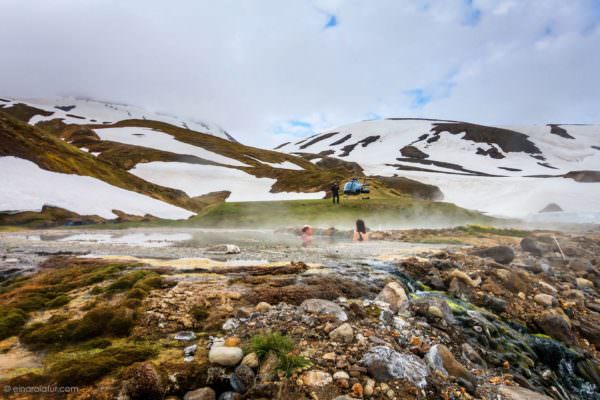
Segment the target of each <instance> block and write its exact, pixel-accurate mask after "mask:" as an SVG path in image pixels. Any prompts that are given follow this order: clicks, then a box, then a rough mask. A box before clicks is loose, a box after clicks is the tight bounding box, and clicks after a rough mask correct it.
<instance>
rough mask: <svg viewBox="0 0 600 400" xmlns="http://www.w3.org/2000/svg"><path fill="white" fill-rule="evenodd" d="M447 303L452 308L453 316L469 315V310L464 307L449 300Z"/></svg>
mask: <svg viewBox="0 0 600 400" xmlns="http://www.w3.org/2000/svg"><path fill="white" fill-rule="evenodd" d="M446 303H447V304H448V306H449V307H450V310H451V311H452V313H453V314H461V315H462V314H466V313H467V311H468V310H467V308H466V307H463V306H462V305H460V304H458V303H456V302H454V301H452V300H450V299H449V298H447V299H446Z"/></svg>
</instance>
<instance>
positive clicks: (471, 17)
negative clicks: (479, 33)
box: [463, 0, 481, 26]
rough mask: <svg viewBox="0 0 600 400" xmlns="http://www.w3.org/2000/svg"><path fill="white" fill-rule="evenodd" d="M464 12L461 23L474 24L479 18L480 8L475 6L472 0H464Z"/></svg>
mask: <svg viewBox="0 0 600 400" xmlns="http://www.w3.org/2000/svg"><path fill="white" fill-rule="evenodd" d="M465 7H466V14H465V16H464V19H463V24H464V25H467V26H475V25H477V24H478V23H479V21H480V20H481V10H480V9H479V8H477V7H475V4H473V0H465Z"/></svg>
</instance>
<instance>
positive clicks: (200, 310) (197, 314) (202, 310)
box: [190, 305, 208, 322]
mask: <svg viewBox="0 0 600 400" xmlns="http://www.w3.org/2000/svg"><path fill="white" fill-rule="evenodd" d="M190 315H191V316H192V318H194V320H196V322H202V321H204V320H205V319H206V318H207V317H208V310H207V309H206V307H205V306H203V305H197V306H194V307H193V308H192V309H191V311H190Z"/></svg>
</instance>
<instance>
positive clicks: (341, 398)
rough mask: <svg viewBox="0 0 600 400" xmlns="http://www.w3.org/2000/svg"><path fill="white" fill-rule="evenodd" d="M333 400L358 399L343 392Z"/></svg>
mask: <svg viewBox="0 0 600 400" xmlns="http://www.w3.org/2000/svg"><path fill="white" fill-rule="evenodd" d="M333 400H356V399H355V398H354V397H350V396H348V395H346V394H343V395H341V396H337V397H334V398H333Z"/></svg>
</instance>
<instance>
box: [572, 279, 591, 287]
mask: <svg viewBox="0 0 600 400" xmlns="http://www.w3.org/2000/svg"><path fill="white" fill-rule="evenodd" d="M575 284H576V285H577V289H589V288H593V287H594V282H592V281H590V280H588V279H585V278H577V279H576V280H575Z"/></svg>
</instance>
